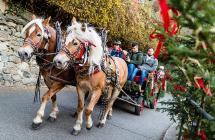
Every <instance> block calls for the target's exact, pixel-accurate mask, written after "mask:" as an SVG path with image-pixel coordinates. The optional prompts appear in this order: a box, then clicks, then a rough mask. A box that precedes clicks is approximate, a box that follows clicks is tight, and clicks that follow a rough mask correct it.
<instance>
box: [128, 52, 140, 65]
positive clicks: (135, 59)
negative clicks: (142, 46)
mask: <svg viewBox="0 0 215 140" xmlns="http://www.w3.org/2000/svg"><path fill="white" fill-rule="evenodd" d="M128 56H129V58H130V60H131V61H130V62H129V63H131V64H135V65H136V66H139V65H141V64H142V63H143V53H142V52H135V53H134V52H129V53H128Z"/></svg>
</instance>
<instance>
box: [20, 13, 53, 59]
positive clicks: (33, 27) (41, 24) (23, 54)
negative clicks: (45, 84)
mask: <svg viewBox="0 0 215 140" xmlns="http://www.w3.org/2000/svg"><path fill="white" fill-rule="evenodd" d="M49 21H50V17H49V18H47V19H38V18H36V16H35V15H33V16H32V21H30V22H29V23H28V24H26V25H25V27H24V28H23V30H22V33H25V39H24V44H23V46H21V47H20V48H19V49H18V55H19V57H20V58H21V60H22V61H29V60H30V59H31V57H32V56H33V54H34V53H38V52H40V51H41V50H45V49H48V48H47V47H48V42H49V39H50V37H51V33H50V32H49Z"/></svg>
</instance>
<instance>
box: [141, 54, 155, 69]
mask: <svg viewBox="0 0 215 140" xmlns="http://www.w3.org/2000/svg"><path fill="white" fill-rule="evenodd" d="M157 66H158V60H157V59H156V58H155V57H154V56H151V57H150V56H148V55H147V54H146V55H144V56H143V64H142V68H143V69H145V70H147V71H148V72H152V71H155V70H156V69H157Z"/></svg>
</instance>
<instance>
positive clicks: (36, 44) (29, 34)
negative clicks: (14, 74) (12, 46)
mask: <svg viewBox="0 0 215 140" xmlns="http://www.w3.org/2000/svg"><path fill="white" fill-rule="evenodd" d="M49 21H50V17H49V18H47V19H36V17H35V16H34V15H33V16H32V21H30V22H29V23H28V24H27V25H26V26H25V27H24V28H23V32H26V37H25V40H24V44H23V46H22V47H20V48H19V50H18V54H19V56H20V58H21V60H22V61H26V62H28V61H30V59H31V57H32V55H34V54H37V53H40V54H42V56H41V58H40V60H42V61H44V62H42V64H40V65H39V70H40V72H41V74H42V76H43V78H44V81H45V84H46V85H47V87H48V88H49V90H48V91H47V92H46V93H45V94H44V95H43V97H42V103H41V105H40V108H39V110H38V111H37V115H36V117H35V118H34V119H33V123H32V128H33V129H38V128H39V126H40V125H41V123H42V121H43V120H42V118H43V116H44V111H45V106H46V104H47V102H48V101H49V99H51V100H52V111H51V113H50V115H49V117H48V120H49V121H55V120H56V118H57V114H58V112H59V109H58V106H57V102H56V99H57V97H56V93H57V92H58V91H60V90H61V89H62V88H64V87H65V85H67V84H71V83H72V81H74V82H75V72H74V69H70V70H59V69H57V68H56V67H54V66H53V65H52V63H51V62H52V61H53V58H54V55H49V54H51V53H52V54H54V53H55V51H56V31H55V29H54V28H52V27H51V26H50V25H49ZM50 72H51V73H52V74H57V73H58V74H57V75H58V76H57V78H56V79H54V80H53V78H50ZM70 82H71V83H70Z"/></svg>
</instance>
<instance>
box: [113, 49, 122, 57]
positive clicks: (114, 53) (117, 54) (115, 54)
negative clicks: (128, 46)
mask: <svg viewBox="0 0 215 140" xmlns="http://www.w3.org/2000/svg"><path fill="white" fill-rule="evenodd" d="M110 55H111V56H115V57H120V58H124V54H123V51H122V49H120V50H115V49H112V50H111V51H110Z"/></svg>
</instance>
